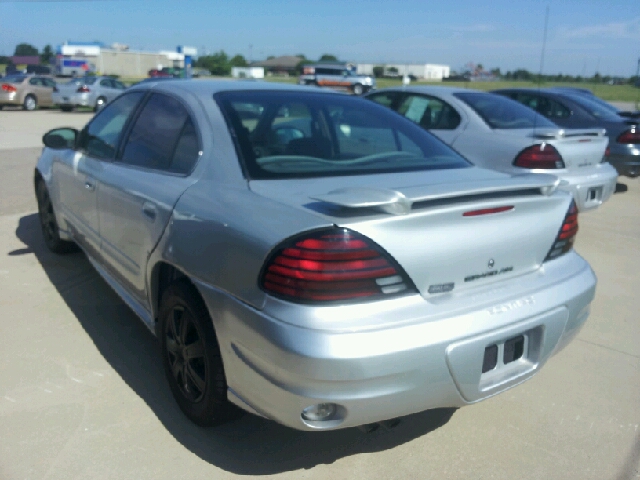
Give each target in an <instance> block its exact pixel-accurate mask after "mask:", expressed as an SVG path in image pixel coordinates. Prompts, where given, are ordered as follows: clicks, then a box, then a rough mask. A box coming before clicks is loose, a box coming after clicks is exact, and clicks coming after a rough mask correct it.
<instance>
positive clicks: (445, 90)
mask: <svg viewBox="0 0 640 480" xmlns="http://www.w3.org/2000/svg"><path fill="white" fill-rule="evenodd" d="M380 92H409V93H426V94H431V95H453V94H455V93H463V92H467V93H489V92H483V91H481V90H474V89H471V88H462V87H441V86H422V85H421V86H415V87H412V86H405V87H390V88H382V89H380V90H375V91H374V92H372V95H373V94H375V93H380Z"/></svg>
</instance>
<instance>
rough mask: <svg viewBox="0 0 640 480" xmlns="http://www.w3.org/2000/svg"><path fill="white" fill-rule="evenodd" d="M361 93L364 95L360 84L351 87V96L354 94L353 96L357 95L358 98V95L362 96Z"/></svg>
mask: <svg viewBox="0 0 640 480" xmlns="http://www.w3.org/2000/svg"><path fill="white" fill-rule="evenodd" d="M363 93H364V88H362V85H361V84H359V83H356V84H355V85H354V86H353V94H354V95H358V96H360V95H362V94H363Z"/></svg>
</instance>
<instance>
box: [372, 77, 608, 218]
mask: <svg viewBox="0 0 640 480" xmlns="http://www.w3.org/2000/svg"><path fill="white" fill-rule="evenodd" d="M367 98H368V99H370V100H373V101H374V102H377V103H380V104H382V105H384V106H387V107H389V108H391V109H392V110H395V111H397V112H398V113H400V114H402V115H404V116H405V117H407V118H409V119H410V120H413V121H414V122H416V123H417V124H419V125H420V126H422V127H423V128H425V129H427V130H429V131H430V132H432V133H433V134H434V135H436V136H437V137H439V138H440V139H441V140H443V141H444V142H445V143H447V144H448V145H450V146H452V147H453V148H455V149H456V150H457V151H458V152H460V153H461V154H462V155H464V156H465V157H466V158H468V159H469V160H471V161H472V162H473V163H475V164H476V165H478V166H481V167H484V168H491V169H494V170H499V171H501V172H505V173H510V174H518V173H525V172H526V173H528V172H547V173H551V174H553V175H556V176H557V177H558V178H560V179H561V181H562V185H561V187H560V188H561V189H564V190H567V191H568V192H570V193H572V194H573V196H574V198H575V200H576V203H577V205H578V210H580V211H584V210H590V209H593V208H597V207H598V206H599V205H601V204H602V203H604V202H606V201H607V200H608V199H609V197H610V196H611V194H612V193H613V192H614V190H615V187H616V178H617V176H618V174H617V172H616V171H615V169H614V168H613V167H612V166H611V165H609V164H608V163H602V159H603V157H604V153H605V149H606V147H607V142H608V139H607V137H606V136H605V132H604V130H603V129H591V130H587V129H582V130H563V129H561V128H559V127H558V126H557V125H555V124H553V123H552V122H550V121H549V120H547V119H546V118H544V117H542V116H540V115H537V114H536V113H535V112H532V111H531V110H529V109H527V108H525V107H523V106H522V105H520V104H519V103H517V102H514V101H512V100H509V99H506V98H504V97H501V96H499V95H494V94H490V93H484V92H479V91H475V90H469V89H463V88H449V87H405V88H391V89H384V90H380V91H378V92H376V93H372V94H369V95H368V96H367Z"/></svg>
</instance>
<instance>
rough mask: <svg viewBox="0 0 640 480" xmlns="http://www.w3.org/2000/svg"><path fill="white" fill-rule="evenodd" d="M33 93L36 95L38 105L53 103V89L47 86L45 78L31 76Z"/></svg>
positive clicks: (30, 84)
mask: <svg viewBox="0 0 640 480" xmlns="http://www.w3.org/2000/svg"><path fill="white" fill-rule="evenodd" d="M28 91H30V92H31V93H32V94H33V95H35V96H36V98H37V101H38V105H45V106H46V105H49V104H51V93H52V89H50V88H47V87H46V86H45V84H44V82H43V79H42V78H40V77H31V78H30V79H29V88H28Z"/></svg>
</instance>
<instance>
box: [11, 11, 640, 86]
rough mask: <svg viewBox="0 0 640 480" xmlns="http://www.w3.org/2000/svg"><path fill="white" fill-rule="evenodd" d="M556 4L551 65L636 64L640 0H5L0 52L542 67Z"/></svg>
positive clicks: (603, 67)
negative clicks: (114, 50) (193, 50)
mask: <svg viewBox="0 0 640 480" xmlns="http://www.w3.org/2000/svg"><path fill="white" fill-rule="evenodd" d="M547 6H549V9H550V12H549V26H548V35H547V48H546V53H545V61H544V69H543V71H544V73H548V74H552V73H553V74H556V73H564V74H572V75H588V76H591V75H593V73H594V72H595V71H596V69H597V70H598V71H599V72H600V73H601V74H602V75H624V76H628V75H633V74H635V71H636V66H637V61H638V57H640V1H638V0H555V1H549V0H547V1H537V0H475V1H474V0H450V1H435V0H434V1H427V0H407V1H402V0H396V1H393V0H351V1H345V2H337V1H326V0H311V1H308V0H296V1H292V0H234V1H233V2H231V1H227V2H211V1H206V0H183V1H171V0H153V1H151V0H129V1H125V0H112V1H102V0H95V1H66V2H53V1H7V0H0V12H1V16H0V54H5V55H11V54H13V49H14V47H15V45H16V44H17V43H20V42H29V43H32V44H34V45H35V46H37V47H38V48H42V47H43V46H44V45H45V44H47V43H50V44H52V45H54V46H55V45H58V44H60V43H63V42H64V41H65V40H72V41H93V40H99V41H102V42H105V43H107V44H111V43H114V42H118V43H124V44H128V45H129V46H130V47H131V48H132V49H144V50H161V49H162V50H174V49H175V47H176V46H177V45H190V46H195V47H197V48H198V49H199V50H200V51H202V49H203V48H204V49H206V51H208V52H212V51H218V50H220V49H223V50H225V52H227V53H228V54H230V55H234V54H236V53H240V54H242V55H244V56H245V57H247V58H249V56H250V55H251V56H252V58H253V59H254V60H256V59H262V58H265V57H267V56H268V55H276V56H278V55H293V54H298V53H304V54H306V55H307V57H309V58H312V59H314V58H318V57H319V56H320V55H321V54H323V53H332V54H334V55H337V56H338V57H339V58H340V59H342V60H348V61H355V62H362V63H364V62H367V63H369V62H370V63H382V62H388V63H393V62H400V63H414V62H415V63H438V64H446V65H450V66H451V67H452V68H453V69H460V68H461V67H463V66H464V65H465V64H466V63H467V62H475V63H481V64H482V65H483V66H484V67H486V68H492V67H500V68H501V69H502V71H506V70H514V69H517V68H526V69H528V70H531V71H538V69H539V68H540V53H541V49H542V38H543V29H544V15H545V8H546V7H547ZM249 45H252V46H253V47H252V48H251V49H250V47H249Z"/></svg>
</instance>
